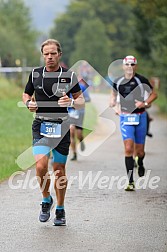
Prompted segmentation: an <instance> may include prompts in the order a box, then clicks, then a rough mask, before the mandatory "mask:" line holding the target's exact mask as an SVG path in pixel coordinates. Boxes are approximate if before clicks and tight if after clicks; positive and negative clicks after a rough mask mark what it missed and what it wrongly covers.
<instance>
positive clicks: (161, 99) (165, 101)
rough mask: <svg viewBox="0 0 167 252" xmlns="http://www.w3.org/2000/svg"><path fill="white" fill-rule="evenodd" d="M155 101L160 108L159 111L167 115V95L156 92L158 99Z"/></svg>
mask: <svg viewBox="0 0 167 252" xmlns="http://www.w3.org/2000/svg"><path fill="white" fill-rule="evenodd" d="M155 103H156V104H157V105H158V107H159V108H160V113H162V114H164V115H166V116H167V97H166V95H165V94H163V93H162V92H159V93H158V99H157V100H156V101H155Z"/></svg>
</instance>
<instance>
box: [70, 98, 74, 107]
mask: <svg viewBox="0 0 167 252" xmlns="http://www.w3.org/2000/svg"><path fill="white" fill-rule="evenodd" d="M70 107H71V108H74V99H71V104H70Z"/></svg>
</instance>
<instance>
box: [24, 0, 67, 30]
mask: <svg viewBox="0 0 167 252" xmlns="http://www.w3.org/2000/svg"><path fill="white" fill-rule="evenodd" d="M24 2H25V4H26V5H27V6H28V7H30V8H31V15H32V23H33V25H35V27H36V28H37V29H38V30H40V31H43V32H48V30H49V29H50V28H51V27H52V26H53V20H54V19H55V18H56V17H57V16H58V15H59V14H60V13H62V12H64V10H65V8H66V6H67V5H68V4H69V2H70V0H24Z"/></svg>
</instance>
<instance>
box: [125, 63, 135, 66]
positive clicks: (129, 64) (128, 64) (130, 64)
mask: <svg viewBox="0 0 167 252" xmlns="http://www.w3.org/2000/svg"><path fill="white" fill-rule="evenodd" d="M135 65H136V64H134V63H126V64H125V66H135Z"/></svg>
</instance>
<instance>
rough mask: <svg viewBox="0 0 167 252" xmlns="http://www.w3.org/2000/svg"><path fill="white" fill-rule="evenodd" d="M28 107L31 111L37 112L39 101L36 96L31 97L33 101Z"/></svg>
mask: <svg viewBox="0 0 167 252" xmlns="http://www.w3.org/2000/svg"><path fill="white" fill-rule="evenodd" d="M28 109H29V110H30V111H31V112H36V111H37V109H38V107H37V103H36V101H35V99H34V97H32V98H31V101H30V102H29V104H28Z"/></svg>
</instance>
